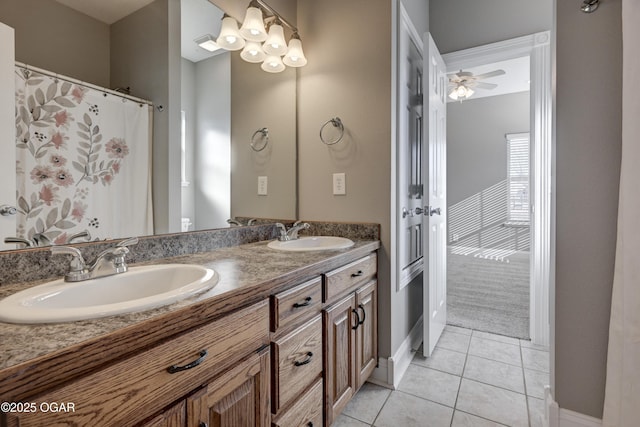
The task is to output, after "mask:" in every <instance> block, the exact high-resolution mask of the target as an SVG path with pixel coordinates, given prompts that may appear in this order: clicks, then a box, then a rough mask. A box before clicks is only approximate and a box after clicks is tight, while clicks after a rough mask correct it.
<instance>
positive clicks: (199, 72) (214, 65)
mask: <svg viewBox="0 0 640 427" xmlns="http://www.w3.org/2000/svg"><path fill="white" fill-rule="evenodd" d="M230 58H231V55H230V54H229V53H223V54H219V55H216V56H214V57H212V58H209V59H207V60H205V61H200V62H198V63H197V64H196V66H195V69H196V75H195V89H196V92H197V93H196V115H195V122H196V134H195V156H196V159H195V164H194V171H195V176H194V182H193V183H192V185H193V186H194V190H195V217H196V221H195V226H196V230H204V229H208V228H220V227H226V226H227V223H226V220H227V218H229V217H230V216H231V214H230V210H231V206H230V197H231V194H230V191H231V190H230V187H231V182H230V181H231V177H230V173H231V171H230V167H231V166H230V164H231V160H230V144H231V111H230V109H229V105H230V103H231V85H230V84H229V82H230V80H231V59H230Z"/></svg>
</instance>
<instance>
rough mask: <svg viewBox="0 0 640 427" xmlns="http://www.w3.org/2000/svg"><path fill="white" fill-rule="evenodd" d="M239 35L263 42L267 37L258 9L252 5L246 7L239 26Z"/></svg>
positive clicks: (249, 39) (260, 12)
mask: <svg viewBox="0 0 640 427" xmlns="http://www.w3.org/2000/svg"><path fill="white" fill-rule="evenodd" d="M240 35H242V37H244V38H245V40H247V41H251V42H263V41H265V40H266V39H267V30H266V29H265V28H264V21H263V19H262V11H261V10H260V9H258V8H257V7H253V6H250V7H248V8H247V13H246V15H245V16H244V22H243V23H242V27H241V28H240Z"/></svg>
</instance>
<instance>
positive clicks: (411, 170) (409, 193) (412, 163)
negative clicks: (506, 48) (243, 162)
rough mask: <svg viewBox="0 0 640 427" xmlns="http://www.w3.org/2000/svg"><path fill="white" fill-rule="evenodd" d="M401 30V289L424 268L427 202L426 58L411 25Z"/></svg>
mask: <svg viewBox="0 0 640 427" xmlns="http://www.w3.org/2000/svg"><path fill="white" fill-rule="evenodd" d="M402 24H403V25H402V26H401V29H400V43H399V49H400V52H399V55H398V57H399V58H400V60H401V61H402V62H401V64H400V65H401V67H400V73H399V74H400V75H399V79H400V81H399V85H398V87H399V91H398V104H399V106H400V107H399V108H400V112H399V120H398V130H399V138H398V141H399V145H398V202H399V206H400V207H401V212H400V213H399V218H398V219H399V223H398V225H399V226H398V267H399V277H398V282H399V289H402V288H403V287H404V286H406V285H408V284H409V283H410V282H411V281H412V280H413V279H414V278H416V277H417V276H418V275H419V274H420V273H421V272H422V271H423V266H424V259H423V256H422V252H423V231H422V228H423V221H424V217H423V215H422V208H423V206H424V205H425V204H426V203H427V202H425V199H424V187H423V181H422V180H423V176H422V175H423V174H422V158H423V155H422V147H423V145H424V138H423V130H424V129H423V123H422V121H423V120H422V115H423V100H422V91H423V83H422V80H423V77H422V75H423V70H422V67H423V59H422V53H421V48H418V46H416V43H414V41H413V39H412V37H411V35H410V32H409V30H408V28H407V26H406V25H407V23H406V22H405V21H403V22H402Z"/></svg>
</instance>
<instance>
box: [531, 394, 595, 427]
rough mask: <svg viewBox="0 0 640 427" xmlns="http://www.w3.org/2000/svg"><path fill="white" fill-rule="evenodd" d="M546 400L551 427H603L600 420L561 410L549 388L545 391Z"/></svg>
mask: <svg viewBox="0 0 640 427" xmlns="http://www.w3.org/2000/svg"><path fill="white" fill-rule="evenodd" d="M544 400H545V407H546V415H547V421H548V426H549V427H602V420H601V419H599V418H594V417H591V416H589V415H584V414H581V413H579V412H574V411H570V410H568V409H563V408H560V406H559V405H558V402H556V401H555V400H554V399H553V397H552V396H551V392H550V389H549V387H547V388H546V389H545V399H544Z"/></svg>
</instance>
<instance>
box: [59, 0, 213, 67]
mask: <svg viewBox="0 0 640 427" xmlns="http://www.w3.org/2000/svg"><path fill="white" fill-rule="evenodd" d="M56 1H57V2H58V3H61V4H63V5H65V6H67V7H70V8H72V9H75V10H77V11H78V12H81V13H84V14H85V15H89V16H90V17H92V18H94V19H97V20H99V21H102V22H104V23H106V24H108V25H111V24H113V23H114V22H117V21H119V20H120V19H122V18H124V17H125V16H127V15H130V14H131V13H133V12H135V11H136V10H138V9H141V8H143V7H144V6H146V5H148V4H149V3H152V2H153V1H154V0H56ZM180 3H181V10H180V12H181V13H180V16H181V33H182V34H181V39H182V57H183V58H186V59H188V60H190V61H192V62H198V61H201V60H203V59H207V58H210V57H211V56H213V55H217V54H218V53H220V51H218V52H209V51H207V50H205V49H203V48H201V47H200V46H198V45H197V44H196V43H195V41H194V40H195V39H197V38H200V37H202V36H204V35H206V34H210V35H211V36H212V37H213V38H214V39H215V38H217V37H218V33H219V32H220V24H221V20H222V14H223V12H222V11H221V10H220V9H219V8H218V7H216V6H215V5H214V4H212V3H211V2H209V1H208V0H181V2H180Z"/></svg>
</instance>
